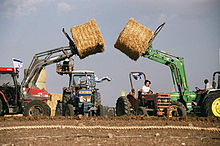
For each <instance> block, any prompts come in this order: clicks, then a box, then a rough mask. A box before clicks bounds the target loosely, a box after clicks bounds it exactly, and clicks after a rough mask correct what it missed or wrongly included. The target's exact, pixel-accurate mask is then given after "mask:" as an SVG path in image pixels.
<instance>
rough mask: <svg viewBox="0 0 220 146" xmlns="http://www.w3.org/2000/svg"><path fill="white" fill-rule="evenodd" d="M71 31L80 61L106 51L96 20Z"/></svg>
mask: <svg viewBox="0 0 220 146" xmlns="http://www.w3.org/2000/svg"><path fill="white" fill-rule="evenodd" d="M70 31H71V34H72V37H73V40H74V43H75V45H76V48H77V50H78V55H79V58H80V59H83V58H85V57H87V56H89V55H92V54H96V53H100V52H103V51H104V50H105V42H104V40H103V37H102V35H101V32H100V30H99V28H98V25H97V24H96V21H95V20H94V19H93V20H91V21H89V22H87V23H84V24H82V25H78V26H75V27H72V28H70Z"/></svg>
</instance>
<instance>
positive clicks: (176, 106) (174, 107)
mask: <svg viewBox="0 0 220 146" xmlns="http://www.w3.org/2000/svg"><path fill="white" fill-rule="evenodd" d="M169 112H170V114H169V115H170V117H181V116H186V108H185V106H184V105H183V104H182V103H181V102H179V101H171V106H170V108H169Z"/></svg>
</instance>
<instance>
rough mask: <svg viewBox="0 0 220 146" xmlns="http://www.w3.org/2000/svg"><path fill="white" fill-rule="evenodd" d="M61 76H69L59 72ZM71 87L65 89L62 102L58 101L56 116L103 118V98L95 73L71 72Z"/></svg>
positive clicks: (87, 71) (86, 71)
mask: <svg viewBox="0 0 220 146" xmlns="http://www.w3.org/2000/svg"><path fill="white" fill-rule="evenodd" d="M58 70H59V68H58V69H57V73H59V74H62V73H64V74H67V72H66V73H65V72H64V71H60V72H59V71H58ZM68 74H69V86H68V87H64V88H63V97H62V100H58V101H57V107H56V111H55V115H56V116H73V115H79V114H81V115H88V116H103V115H104V113H103V112H104V109H103V105H102V104H101V96H100V93H99V92H98V90H99V89H97V88H96V82H99V81H100V82H101V80H97V79H96V77H95V75H94V71H89V70H69V71H68ZM107 80H108V81H110V79H109V78H107Z"/></svg>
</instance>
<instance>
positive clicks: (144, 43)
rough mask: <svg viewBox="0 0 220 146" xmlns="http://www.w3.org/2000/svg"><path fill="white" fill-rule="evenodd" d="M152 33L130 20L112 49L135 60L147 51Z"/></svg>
mask: <svg viewBox="0 0 220 146" xmlns="http://www.w3.org/2000/svg"><path fill="white" fill-rule="evenodd" d="M153 35H154V32H153V31H151V30H150V29H148V28H146V27H145V26H143V25H141V24H139V23H138V22H136V21H135V20H134V19H133V18H131V19H130V20H129V21H128V23H127V25H126V26H125V28H124V29H123V30H122V32H121V33H120V35H119V37H118V39H117V41H116V43H115V45H114V47H115V48H117V49H119V50H120V51H121V52H123V53H125V54H126V55H127V56H128V57H130V58H131V59H133V60H135V61H136V60H137V59H138V58H139V57H140V56H141V55H142V54H143V53H144V52H145V51H146V49H147V47H148V42H149V40H150V39H151V38H152V36H153Z"/></svg>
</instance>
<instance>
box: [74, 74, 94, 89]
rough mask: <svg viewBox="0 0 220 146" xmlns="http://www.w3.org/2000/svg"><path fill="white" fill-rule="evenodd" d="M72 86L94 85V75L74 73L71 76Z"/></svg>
mask: <svg viewBox="0 0 220 146" xmlns="http://www.w3.org/2000/svg"><path fill="white" fill-rule="evenodd" d="M73 85H74V86H84V87H85V86H89V87H92V86H94V77H93V76H92V75H87V76H86V75H74V76H73Z"/></svg>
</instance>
